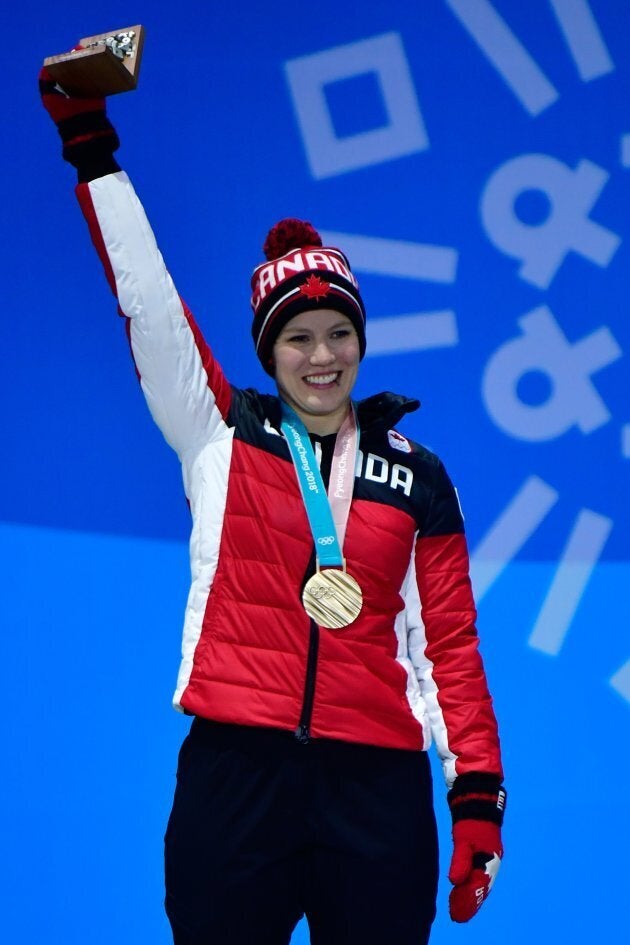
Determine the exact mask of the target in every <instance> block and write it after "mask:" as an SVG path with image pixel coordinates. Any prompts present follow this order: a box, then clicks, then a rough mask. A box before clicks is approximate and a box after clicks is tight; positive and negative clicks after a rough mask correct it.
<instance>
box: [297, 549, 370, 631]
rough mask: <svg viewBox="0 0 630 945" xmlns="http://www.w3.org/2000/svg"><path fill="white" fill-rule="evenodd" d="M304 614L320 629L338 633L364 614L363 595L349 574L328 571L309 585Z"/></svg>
mask: <svg viewBox="0 0 630 945" xmlns="http://www.w3.org/2000/svg"><path fill="white" fill-rule="evenodd" d="M302 603H303V605H304V610H305V611H306V613H307V614H308V615H309V617H312V618H313V620H314V621H315V623H317V624H319V625H320V627H326V629H327V630H339V629H340V628H342V627H347V626H348V624H350V623H352V622H353V620H356V618H357V617H358V616H359V614H360V613H361V607H362V606H363V593H362V591H361V588H360V587H359V585H358V584H357V582H356V581H355V579H354V578H353V577H352V576H351V575H350V574H348V572H347V571H345V570H344V571H340V570H339V569H338V568H326V569H325V570H324V571H320V569H319V562H318V565H317V572H316V573H315V574H313V575H312V577H310V578H309V579H308V581H307V582H306V585H305V587H304V591H303V592H302Z"/></svg>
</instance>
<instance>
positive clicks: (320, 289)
mask: <svg viewBox="0 0 630 945" xmlns="http://www.w3.org/2000/svg"><path fill="white" fill-rule="evenodd" d="M300 292H301V293H302V295H305V296H306V297H307V298H309V299H323V298H324V296H326V295H328V293H329V292H330V283H328V282H323V280H322V279H320V278H319V276H309V277H308V279H307V280H306V282H305V283H304V285H302V286H300Z"/></svg>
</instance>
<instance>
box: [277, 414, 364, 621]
mask: <svg viewBox="0 0 630 945" xmlns="http://www.w3.org/2000/svg"><path fill="white" fill-rule="evenodd" d="M282 432H283V433H284V435H285V438H286V441H287V445H288V447H289V452H290V453H291V459H292V460H293V465H294V468H295V472H296V475H297V478H298V483H299V485H300V491H301V493H302V499H303V501H304V507H305V510H306V515H307V518H308V521H309V525H310V528H311V533H312V535H313V540H314V542H315V547H316V549H317V559H316V565H317V571H316V573H315V574H313V575H312V576H311V577H310V578H309V579H308V581H307V582H306V585H305V587H304V590H303V592H302V604H303V606H304V610H305V611H306V613H307V614H308V615H309V617H311V619H312V620H314V621H315V622H316V623H317V624H318V625H319V626H321V627H326V629H327V630H339V629H340V628H342V627H347V626H348V625H349V624H351V623H352V622H353V621H354V620H356V618H357V617H358V615H359V614H360V613H361V608H362V606H363V592H362V591H361V588H360V586H359V584H358V583H357V582H356V581H355V579H354V578H353V577H351V575H349V574H348V572H347V571H346V562H345V559H344V557H343V554H342V550H341V549H342V546H343V541H344V538H345V534H346V525H347V522H348V515H349V513H350V503H351V502H352V489H353V484H354V472H355V466H356V456H357V450H358V428H357V423H356V418H355V414H354V407H352V406H351V407H350V410H349V412H348V416H347V417H346V419H345V420H344V422H343V424H342V425H341V429H340V430H339V433H338V434H337V439H336V442H335V453H334V456H333V461H332V465H331V471H330V486H329V494H327V493H326V490H325V488H324V483H323V481H322V477H321V473H320V471H319V469H318V467H317V463H316V461H315V454H314V452H313V447H312V446H311V442H310V440H309V437H308V432H307V430H306V427H305V426H304V424H303V423H302V421H301V420H300V418H299V417H298V415H297V414H296V413H295V411H294V410H293V409H292V408H291V407H289V405H288V404H286V403H283V404H282ZM322 568H323V570H322Z"/></svg>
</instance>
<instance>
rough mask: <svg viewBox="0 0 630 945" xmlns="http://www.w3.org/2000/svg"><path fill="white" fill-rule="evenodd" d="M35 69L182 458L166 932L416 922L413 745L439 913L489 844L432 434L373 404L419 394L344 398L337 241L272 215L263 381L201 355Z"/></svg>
mask: <svg viewBox="0 0 630 945" xmlns="http://www.w3.org/2000/svg"><path fill="white" fill-rule="evenodd" d="M41 91H42V96H43V101H44V105H45V107H46V109H47V110H48V112H49V113H50V115H51V116H52V118H53V120H54V121H55V123H56V124H57V127H58V129H59V132H60V134H61V137H62V140H63V142H64V151H63V154H64V157H65V158H66V160H68V161H69V162H70V163H72V164H73V165H74V166H75V167H76V168H77V170H78V172H79V186H78V188H77V194H78V198H79V202H80V205H81V208H82V210H83V212H84V214H85V217H86V220H87V223H88V226H89V228H90V232H91V235H92V238H93V241H94V245H95V247H96V249H97V251H98V253H99V255H100V257H101V260H102V262H103V266H104V269H105V273H106V275H107V277H108V280H109V282H110V285H111V288H112V290H113V291H114V293H115V295H116V297H117V301H118V306H119V311H120V312H121V313H122V314H123V315H124V316H125V318H126V319H127V322H126V324H127V330H128V335H129V340H130V343H131V350H132V354H133V357H134V361H135V365H136V368H137V371H138V375H139V378H140V382H141V385H142V390H143V392H144V394H145V397H146V399H147V403H148V405H149V408H150V410H151V413H152V414H153V417H154V419H155V421H156V422H157V423H158V425H159V426H160V428H161V430H162V432H163V433H164V436H165V437H166V439H167V440H168V442H169V443H170V445H171V446H172V447H173V449H174V450H175V451H176V452H177V455H178V457H179V459H180V461H181V464H182V471H183V478H184V483H185V487H186V493H187V497H188V500H189V504H190V510H191V514H192V538H191V543H190V547H191V572H192V578H193V580H192V586H191V589H190V595H189V600H188V607H187V608H186V617H185V623H184V639H183V646H182V653H183V658H182V661H181V665H180V671H179V676H178V681H177V689H176V691H175V695H174V705H175V707H176V708H177V709H179V710H180V711H183V712H185V713H186V714H188V715H191V716H194V719H193V722H192V725H191V728H190V732H189V734H188V736H187V738H186V740H185V742H184V744H183V746H182V749H181V752H180V756H179V764H178V770H177V788H176V792H175V798H174V802H173V809H172V812H171V816H170V819H169V823H168V827H167V831H166V840H165V844H166V848H165V855H166V908H167V912H168V916H169V919H170V922H171V926H172V930H173V936H174V941H175V943H176V945H256V943H260V945H287V943H288V942H289V939H290V937H291V933H292V930H293V929H294V928H295V926H296V924H297V922H298V921H299V920H300V918H301V916H302V915H306V917H307V920H308V923H309V927H310V933H311V940H312V942H313V943H314V945H340V943H342V942H343V943H345V945H359V943H360V945H376V943H378V945H381V943H383V942H392V943H395V945H423V943H425V942H427V941H428V937H429V933H430V928H431V924H432V922H433V918H434V916H435V901H436V887H437V870H438V861H437V841H436V827H435V817H434V812H433V804H432V784H431V776H430V768H429V764H428V760H427V754H426V750H427V749H428V747H429V745H430V744H431V740H432V738H433V739H435V742H436V745H437V749H438V752H439V754H440V757H441V759H442V763H443V767H444V774H445V778H446V782H447V785H448V787H449V788H450V790H449V794H448V799H449V803H450V806H451V811H452V815H453V839H454V854H453V859H452V863H451V869H450V873H449V877H450V879H451V882H452V883H453V884H454V889H453V891H452V893H451V900H450V908H451V915H452V917H453V919H454V920H456V921H458V922H463V921H466V920H467V919H469V918H471V917H472V916H473V915H474V914H475V913H476V912H477V910H478V909H479V907H480V906H481V904H482V903H483V901H484V899H485V898H486V896H487V894H488V892H489V890H490V887H491V885H492V882H493V881H494V877H495V875H496V871H497V869H498V865H499V862H500V858H501V856H502V854H503V847H502V844H501V834H500V826H501V822H502V818H503V808H504V803H505V791H504V790H503V788H502V786H501V780H502V770H501V758H500V751H499V741H498V735H497V727H496V722H495V718H494V714H493V710H492V701H491V698H490V695H489V693H488V689H487V685H486V680H485V674H484V669H483V665H482V662H481V658H480V656H479V652H478V640H477V634H476V629H475V607H474V602H473V599H472V593H471V586H470V580H469V576H468V554H467V550H466V542H465V538H464V529H463V521H462V516H461V513H460V509H459V503H458V500H457V496H456V493H455V490H454V488H453V486H452V484H451V482H450V480H449V478H448V475H447V474H446V471H445V469H444V467H443V465H442V463H441V462H440V460H439V459H438V458H437V456H435V455H434V454H433V453H431V452H429V451H428V450H427V449H425V448H424V447H423V446H421V445H420V444H418V443H414V442H412V441H411V440H409V439H407V437H405V436H404V435H403V434H402V433H400V432H398V430H396V429H395V426H396V424H397V423H398V422H399V421H400V420H401V419H402V418H403V416H404V415H405V414H406V413H408V412H409V411H412V410H415V409H416V408H417V407H418V406H419V404H418V402H417V401H415V400H411V399H409V398H407V397H404V396H401V395H397V394H391V393H381V394H376V395H375V396H373V397H369V398H367V399H366V400H363V401H360V402H354V401H353V400H352V391H353V387H354V384H355V381H356V378H357V372H358V368H359V363H360V361H361V358H362V357H363V355H364V353H365V344H366V341H365V308H364V304H363V299H362V297H361V294H360V291H359V286H358V283H357V280H356V279H355V277H354V275H353V273H352V270H351V267H350V264H349V262H348V260H347V259H346V257H345V256H344V254H343V253H342V252H341V250H339V249H336V248H333V247H324V246H322V241H321V239H320V237H319V235H318V234H317V232H316V231H315V230H314V229H313V227H312V226H311V225H310V224H306V223H304V222H302V221H297V220H283V221H281V222H280V223H279V224H277V225H276V226H275V227H273V229H272V230H271V231H270V233H269V235H268V237H267V240H266V242H265V247H264V251H265V254H266V257H267V260H266V262H264V263H262V264H261V265H260V266H258V267H257V268H256V269H255V270H254V273H253V276H252V289H253V294H252V308H253V312H254V318H253V323H252V335H253V338H254V343H255V346H256V351H257V354H258V356H259V358H260V361H261V363H262V365H263V367H264V369H265V371H267V373H268V374H269V375H270V376H271V377H272V378H274V380H275V385H276V390H275V392H274V393H273V394H268V393H259V392H258V391H256V390H253V389H246V390H241V389H238V388H236V387H233V386H232V385H231V384H230V383H229V382H228V380H227V379H226V377H225V375H224V373H223V371H222V369H221V366H220V365H219V364H218V363H217V361H216V359H215V358H214V357H213V355H212V352H211V350H210V348H209V347H208V345H207V344H206V342H205V339H204V337H203V334H202V332H201V330H200V329H199V327H198V326H197V324H196V323H195V321H194V319H193V316H192V314H191V313H190V311H189V310H188V309H187V307H186V306H185V304H184V303H183V302H182V300H181V299H180V297H179V295H178V293H177V292H176V290H175V287H174V285H173V281H172V279H171V277H170V275H169V272H168V270H167V269H166V267H165V265H164V261H163V259H162V256H161V254H160V252H159V250H158V248H157V245H156V243H155V239H154V237H153V233H152V231H151V228H150V225H149V223H148V221H147V218H146V216H145V214H144V211H143V208H142V206H141V205H140V202H139V200H138V198H137V196H136V194H135V191H134V190H133V187H132V185H131V182H130V181H129V178H128V177H127V175H126V174H125V173H124V172H123V171H121V169H120V167H119V166H118V164H117V163H116V161H115V160H114V157H113V153H114V151H115V150H116V148H117V147H118V138H117V136H116V134H115V132H114V129H113V128H112V126H111V124H110V122H109V120H108V119H107V116H106V114H105V107H104V102H103V101H102V100H98V99H72V98H69V97H67V96H65V95H63V94H62V93H61V92H60V91H59V89H58V88H57V87H56V86H55V84H54V82H53V81H52V80H51V79H50V76H48V75H47V74H46V73H45V72H43V73H42V75H41Z"/></svg>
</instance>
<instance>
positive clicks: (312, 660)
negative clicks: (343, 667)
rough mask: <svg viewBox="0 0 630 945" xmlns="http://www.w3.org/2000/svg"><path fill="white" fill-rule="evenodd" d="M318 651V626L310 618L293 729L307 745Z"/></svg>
mask: <svg viewBox="0 0 630 945" xmlns="http://www.w3.org/2000/svg"><path fill="white" fill-rule="evenodd" d="M318 651H319V627H318V626H317V624H316V623H315V621H314V620H311V629H310V633H309V639H308V656H307V657H306V679H305V681H304V697H303V699H302V711H301V713H300V722H299V724H298V727H297V728H296V730H295V737H296V738H297V740H298V742H299V743H300V745H308V743H309V740H310V737H311V733H310V731H309V726H310V724H311V716H312V714H313V701H314V699H315V678H316V676H317V654H318Z"/></svg>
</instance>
